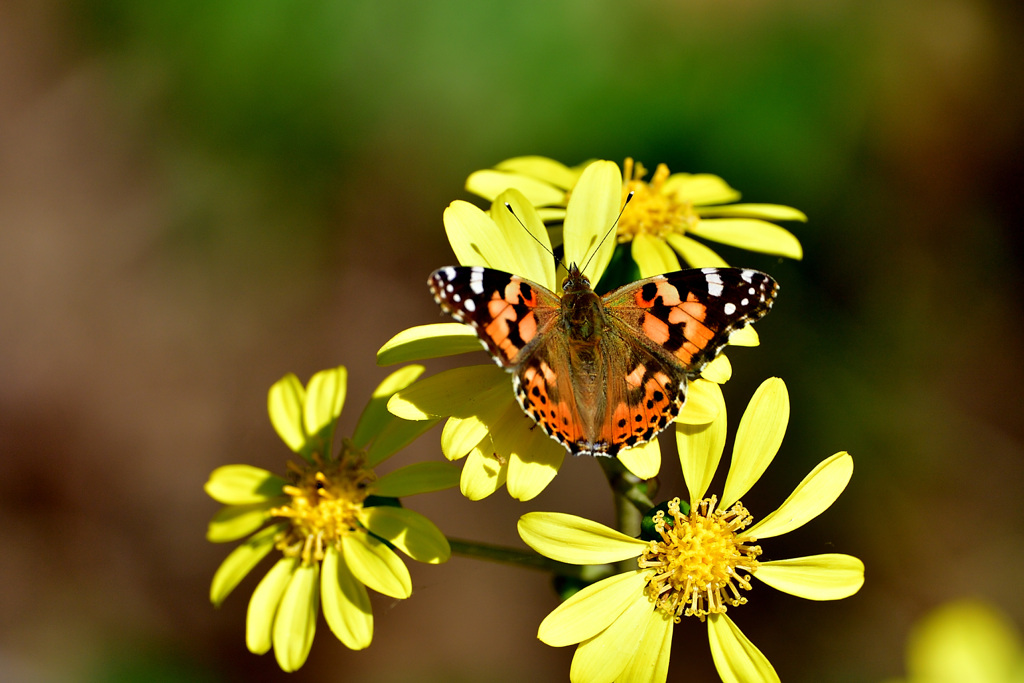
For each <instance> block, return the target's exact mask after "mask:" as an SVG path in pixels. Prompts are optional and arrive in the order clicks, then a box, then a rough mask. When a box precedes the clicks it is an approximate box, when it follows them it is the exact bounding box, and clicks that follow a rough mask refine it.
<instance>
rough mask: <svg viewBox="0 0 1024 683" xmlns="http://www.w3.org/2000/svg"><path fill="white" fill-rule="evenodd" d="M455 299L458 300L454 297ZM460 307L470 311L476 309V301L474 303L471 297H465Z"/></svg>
mask: <svg viewBox="0 0 1024 683" xmlns="http://www.w3.org/2000/svg"><path fill="white" fill-rule="evenodd" d="M456 301H458V299H456ZM462 307H463V308H465V309H466V310H467V311H469V312H470V313H472V312H473V311H475V310H476V303H474V302H473V300H472V299H466V303H464V304H462Z"/></svg>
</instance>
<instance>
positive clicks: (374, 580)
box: [205, 366, 458, 671]
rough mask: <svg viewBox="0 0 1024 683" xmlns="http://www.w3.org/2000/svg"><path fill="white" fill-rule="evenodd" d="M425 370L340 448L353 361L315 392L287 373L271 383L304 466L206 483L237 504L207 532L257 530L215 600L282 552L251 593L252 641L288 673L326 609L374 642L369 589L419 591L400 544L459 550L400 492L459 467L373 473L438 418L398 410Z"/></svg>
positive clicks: (410, 551) (373, 410)
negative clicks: (392, 409) (401, 501)
mask: <svg viewBox="0 0 1024 683" xmlns="http://www.w3.org/2000/svg"><path fill="white" fill-rule="evenodd" d="M422 371H423V368H422V367H419V366H408V367H406V368H403V369H401V370H399V371H398V372H395V373H393V374H391V375H390V376H389V377H388V378H387V379H385V380H384V382H383V383H381V385H380V386H379V387H378V388H377V390H376V391H375V392H374V394H373V398H372V399H371V400H370V402H369V404H368V405H367V406H366V409H365V410H364V411H363V414H362V416H361V417H360V419H359V424H358V425H357V427H356V431H355V435H354V436H353V438H351V439H344V441H343V443H342V446H341V450H340V453H338V455H336V456H331V454H330V453H331V442H332V438H333V435H334V425H335V423H336V422H337V420H338V416H339V415H340V414H341V409H342V406H343V405H344V402H345V393H346V383H347V373H346V371H345V368H344V367H338V368H334V369H332V370H325V371H323V372H320V373H317V374H316V375H314V376H313V378H312V379H311V380H310V382H309V385H308V386H307V387H306V388H303V386H302V384H301V383H300V382H299V380H298V379H297V378H296V377H295V375H286V376H285V377H284V378H282V379H281V380H280V381H278V382H277V383H275V384H274V386H273V387H271V389H270V394H269V396H268V401H267V402H268V407H269V411H270V420H271V422H272V423H273V425H274V428H275V429H276V430H277V433H278V435H280V437H281V439H282V440H284V442H285V443H286V444H287V445H288V447H289V448H291V449H292V450H293V451H294V452H295V453H297V454H299V455H300V456H301V458H302V460H301V462H300V463H298V464H295V463H288V470H289V472H288V477H287V478H281V477H277V476H275V475H273V474H271V473H270V472H268V471H266V470H263V469H260V468H258V467H251V466H249V465H226V466H224V467H219V468H217V469H216V470H214V471H213V473H212V474H211V475H210V479H209V481H207V482H206V486H205V489H206V492H207V493H208V494H209V495H210V496H211V497H212V498H213V499H214V500H216V501H217V502H220V503H223V504H224V505H225V507H223V508H222V509H221V510H220V511H219V512H218V513H217V514H216V515H215V516H214V518H213V520H211V522H210V525H209V528H208V530H207V538H208V539H209V540H211V541H214V542H227V541H236V540H238V539H241V538H243V537H245V536H249V538H248V539H247V540H246V541H245V542H244V543H242V544H241V545H240V546H239V547H237V548H236V549H235V550H234V551H233V552H232V553H231V554H230V555H228V557H227V559H225V560H224V562H223V563H222V564H221V566H220V567H219V568H218V569H217V572H216V574H215V575H214V577H213V583H212V584H211V586H210V600H211V601H212V602H213V604H214V605H217V606H219V605H220V604H221V603H222V602H223V601H224V599H225V598H226V597H227V596H228V594H229V593H231V591H232V590H233V589H234V588H235V586H237V585H238V583H239V582H240V581H241V580H242V579H243V578H245V576H246V575H247V574H248V573H249V572H250V571H251V570H252V569H253V568H254V567H255V566H256V565H257V564H258V563H259V562H260V560H262V559H263V558H264V557H266V556H267V555H268V554H270V552H271V551H272V550H274V549H277V550H278V551H280V553H281V558H280V559H279V560H278V561H277V563H276V564H274V566H273V567H272V568H271V569H270V571H269V572H267V574H266V576H264V578H263V580H262V581H260V583H259V585H258V586H257V587H256V590H255V591H254V592H253V595H252V598H251V600H250V601H249V611H248V616H247V618H246V634H245V640H246V645H247V646H248V647H249V650H250V651H251V652H254V653H256V654H264V653H266V652H267V651H268V650H270V649H271V647H273V649H274V655H275V657H276V658H277V662H278V664H279V665H280V667H281V668H282V669H284V670H285V671H295V670H297V669H298V668H299V667H301V666H302V665H303V663H304V662H305V661H306V656H307V655H308V654H309V650H310V648H311V647H312V645H313V635H314V632H315V630H316V621H317V613H318V611H319V609H320V608H321V607H322V608H323V612H324V617H325V618H326V620H327V625H328V626H329V627H330V629H331V631H333V632H334V634H335V635H336V636H337V637H338V639H339V640H341V642H343V643H344V644H345V645H346V646H347V647H350V648H352V649H354V650H359V649H362V648H365V647H367V646H369V644H370V641H371V639H372V638H373V615H372V613H371V611H370V600H369V596H368V594H367V592H366V588H372V589H373V590H375V591H377V592H379V593H383V594H385V595H388V596H391V597H393V598H407V597H409V595H410V594H411V593H412V584H411V582H410V578H409V570H408V569H407V568H406V566H405V564H404V563H403V562H402V560H401V559H400V558H399V556H398V555H397V554H396V553H395V552H394V550H392V548H397V549H398V550H401V551H402V552H404V553H405V554H406V555H408V556H409V557H411V558H413V559H414V560H418V561H420V562H428V563H431V564H436V563H439V562H444V561H446V560H447V559H448V557H449V555H450V554H451V550H450V548H449V546H448V540H447V539H446V538H445V537H444V535H443V534H442V533H441V532H440V531H439V530H438V528H437V527H436V526H434V524H433V523H432V522H430V520H428V519H427V518H426V517H423V516H422V515H420V514H418V513H415V512H413V511H411V510H406V509H405V508H403V507H400V506H398V505H397V503H396V501H394V500H393V499H395V498H397V497H399V496H405V495H410V494H413V493H419V492H424V491H434V490H439V489H444V488H449V487H451V486H454V485H455V483H456V481H457V477H458V472H457V471H456V470H455V468H453V467H451V466H450V465H448V464H446V463H420V464H416V465H410V466H408V467H404V468H401V469H398V470H395V471H394V472H391V473H389V474H386V475H384V476H380V477H378V476H377V475H376V474H375V473H374V471H373V469H372V468H373V467H374V466H376V465H378V464H380V463H381V462H383V461H384V460H385V459H387V458H388V457H390V456H391V455H393V454H394V453H395V452H396V451H397V450H398V449H400V448H402V447H403V446H405V445H406V444H408V443H409V442H410V441H412V440H413V439H415V438H416V437H417V436H419V434H420V433H422V432H423V430H424V429H426V428H429V427H430V426H432V425H433V424H434V423H435V422H436V421H425V422H413V423H410V422H405V421H403V420H399V419H397V418H395V417H394V416H392V415H390V414H389V413H388V411H387V408H386V405H387V401H388V400H389V399H390V398H391V396H392V395H393V394H394V393H395V392H396V391H398V390H399V389H402V388H404V387H406V386H408V385H409V384H410V383H411V382H413V381H414V380H415V379H416V378H417V377H418V376H419V374H420V373H421V372H422ZM265 525H267V526H265ZM250 534H251V535H250Z"/></svg>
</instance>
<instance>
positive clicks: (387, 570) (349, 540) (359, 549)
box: [341, 533, 412, 599]
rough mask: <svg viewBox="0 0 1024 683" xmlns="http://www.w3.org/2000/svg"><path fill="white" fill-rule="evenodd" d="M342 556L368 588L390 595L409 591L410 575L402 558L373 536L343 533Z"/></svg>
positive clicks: (403, 594) (395, 596) (404, 593)
mask: <svg viewBox="0 0 1024 683" xmlns="http://www.w3.org/2000/svg"><path fill="white" fill-rule="evenodd" d="M341 550H342V558H343V559H344V560H345V564H346V565H348V568H349V569H350V570H352V575H353V576H355V577H356V578H357V579H359V581H360V582H361V583H363V584H364V585H365V586H366V587H367V588H372V589H373V590H375V591H377V592H378V593H383V594H384V595H388V596H391V597H392V598H400V599H404V598H407V597H409V596H410V595H412V579H411V578H410V576H409V569H408V567H406V566H405V563H404V562H402V558H400V557H399V556H398V555H396V554H395V551H393V550H392V549H391V548H389V547H387V546H386V545H384V544H383V543H381V542H380V541H378V540H377V539H376V538H374V537H373V536H370V535H369V534H365V533H354V534H346V535H345V536H342V538H341Z"/></svg>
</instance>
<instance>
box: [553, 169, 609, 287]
mask: <svg viewBox="0 0 1024 683" xmlns="http://www.w3.org/2000/svg"><path fill="white" fill-rule="evenodd" d="M621 197H622V173H621V172H620V171H619V167H618V166H616V165H615V164H614V163H612V162H611V161H595V162H594V163H592V164H591V165H589V166H587V168H586V170H584V171H583V175H581V176H580V180H579V182H578V183H577V184H576V187H575V188H574V189H573V191H572V196H571V197H569V206H568V207H567V208H566V214H565V224H564V232H563V235H562V238H563V240H564V241H565V262H566V264H567V265H568V264H572V263H576V264H577V265H579V267H580V268H583V265H584V264H585V263H586V262H587V261H588V260H589V261H590V265H588V266H587V267H586V269H585V270H584V272H583V274H584V275H586V276H587V277H588V278H589V279H590V282H591V283H595V284H596V283H597V282H598V281H599V280H600V279H601V275H602V274H603V273H604V269H605V268H607V267H608V263H609V262H610V261H611V258H612V252H614V251H615V240H614V239H611V238H609V239H606V240H604V243H603V244H601V246H600V249H598V243H600V242H601V240H602V239H603V238H604V237H605V235H606V234H608V231H609V230H611V228H612V226H613V225H614V223H615V219H616V217H617V216H618V215H619V209H620V208H621V207H620V204H621ZM595 253H596V255H595Z"/></svg>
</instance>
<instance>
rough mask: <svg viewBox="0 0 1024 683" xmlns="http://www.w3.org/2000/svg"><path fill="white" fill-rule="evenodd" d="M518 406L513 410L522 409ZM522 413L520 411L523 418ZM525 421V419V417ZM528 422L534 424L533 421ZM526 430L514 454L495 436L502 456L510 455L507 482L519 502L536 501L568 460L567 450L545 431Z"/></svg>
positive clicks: (496, 445) (493, 437)
mask: <svg viewBox="0 0 1024 683" xmlns="http://www.w3.org/2000/svg"><path fill="white" fill-rule="evenodd" d="M518 408H519V406H518V405H516V406H515V407H514V408H513V410H516V409H518ZM521 413H522V411H520V414H521ZM523 417H525V416H523ZM526 421H528V422H530V426H531V427H532V425H533V423H532V421H531V420H529V418H526ZM531 427H526V428H525V429H524V430H523V437H525V438H522V437H521V438H520V439H519V440H518V445H517V446H516V447H515V448H513V449H512V450H510V451H505V450H504V449H503V442H502V441H501V439H499V438H497V437H496V436H494V435H492V441H493V443H494V444H495V449H496V450H497V451H498V453H501V454H503V455H504V454H505V453H506V452H507V453H508V458H509V461H508V474H507V480H506V482H505V486H506V488H508V493H509V495H510V496H512V497H513V498H515V499H516V500H523V501H525V500H532V499H533V498H536V497H537V495H538V494H540V492H541V491H543V490H544V489H545V488H546V487H547V485H548V484H550V483H551V480H552V479H554V478H555V475H556V474H558V469H559V468H560V467H561V466H562V461H563V460H565V448H564V447H563V446H561V445H560V444H558V443H556V442H555V441H554V440H552V439H551V437H549V436H548V435H547V434H545V433H544V432H543V431H542V430H540V429H536V428H532V429H531Z"/></svg>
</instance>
